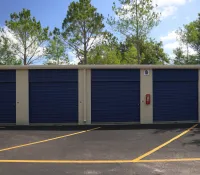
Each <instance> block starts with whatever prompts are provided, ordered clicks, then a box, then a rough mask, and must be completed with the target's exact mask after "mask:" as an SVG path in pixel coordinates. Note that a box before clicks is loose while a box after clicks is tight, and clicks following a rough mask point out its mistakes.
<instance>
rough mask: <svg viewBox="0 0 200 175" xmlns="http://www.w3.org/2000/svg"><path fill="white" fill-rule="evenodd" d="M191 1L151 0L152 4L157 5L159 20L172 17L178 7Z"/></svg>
mask: <svg viewBox="0 0 200 175" xmlns="http://www.w3.org/2000/svg"><path fill="white" fill-rule="evenodd" d="M191 1H192V0H153V3H154V4H157V5H158V7H157V11H159V12H161V19H165V18H167V17H169V16H172V15H174V14H175V13H176V11H177V10H178V7H179V6H182V5H185V4H186V3H189V2H191ZM173 19H174V18H173Z"/></svg>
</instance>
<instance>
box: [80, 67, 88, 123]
mask: <svg viewBox="0 0 200 175" xmlns="http://www.w3.org/2000/svg"><path fill="white" fill-rule="evenodd" d="M78 81H79V82H78V85H79V87H78V96H79V98H78V99H79V103H78V104H79V107H78V116H79V117H78V118H79V122H78V123H79V124H80V125H83V124H91V70H90V69H79V71H78Z"/></svg>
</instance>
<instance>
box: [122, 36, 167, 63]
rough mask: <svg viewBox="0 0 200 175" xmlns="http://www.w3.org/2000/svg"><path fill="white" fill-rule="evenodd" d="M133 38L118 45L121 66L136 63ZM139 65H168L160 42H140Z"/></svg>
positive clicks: (150, 40)
mask: <svg viewBox="0 0 200 175" xmlns="http://www.w3.org/2000/svg"><path fill="white" fill-rule="evenodd" d="M133 40H134V37H133V38H130V37H129V38H127V39H126V41H125V42H124V43H120V52H121V55H122V63H123V64H136V63H137V49H136V48H135V46H134V45H133V44H132V41H133ZM140 55H141V64H166V63H169V58H168V55H167V54H166V53H165V52H164V49H163V44H162V42H157V41H155V40H152V39H149V40H147V39H146V40H144V41H143V42H142V41H140Z"/></svg>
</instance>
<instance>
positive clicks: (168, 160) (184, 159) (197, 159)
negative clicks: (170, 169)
mask: <svg viewBox="0 0 200 175" xmlns="http://www.w3.org/2000/svg"><path fill="white" fill-rule="evenodd" d="M192 161H200V158H183V159H157V160H139V161H137V162H135V163H159V162H160V163H162V162H192Z"/></svg>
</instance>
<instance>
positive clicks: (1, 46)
mask: <svg viewBox="0 0 200 175" xmlns="http://www.w3.org/2000/svg"><path fill="white" fill-rule="evenodd" d="M20 64H21V61H20V60H18V59H17V58H16V56H15V54H14V53H13V52H12V51H11V48H10V45H9V41H8V39H7V38H5V37H4V36H0V65H20Z"/></svg>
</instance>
